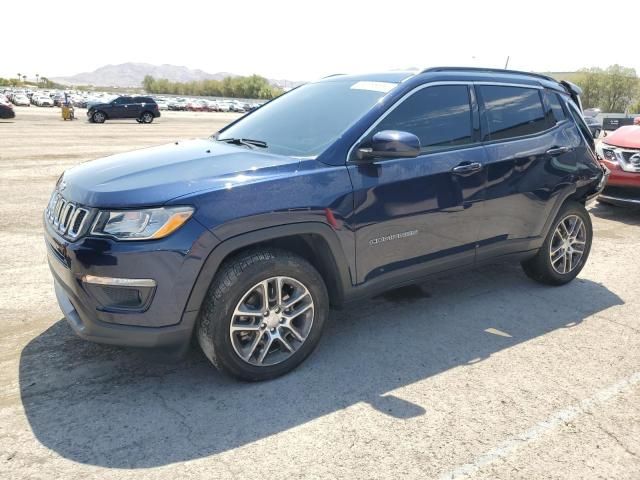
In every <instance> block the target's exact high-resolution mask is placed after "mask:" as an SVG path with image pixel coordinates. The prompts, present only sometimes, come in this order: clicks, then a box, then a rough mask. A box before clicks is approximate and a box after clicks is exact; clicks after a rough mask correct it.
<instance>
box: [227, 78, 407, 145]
mask: <svg viewBox="0 0 640 480" xmlns="http://www.w3.org/2000/svg"><path fill="white" fill-rule="evenodd" d="M395 86H396V84H395V83H387V82H362V81H356V80H346V79H345V80H343V81H340V80H338V81H336V80H332V81H325V82H318V83H310V84H307V85H304V86H302V87H299V88H297V89H295V90H293V91H291V92H289V93H287V94H286V95H283V96H282V97H280V98H277V99H275V100H274V101H272V102H270V103H269V104H267V105H265V106H264V107H262V108H260V109H259V110H257V111H256V112H254V113H252V114H251V115H249V116H247V117H246V118H244V119H242V120H240V121H239V122H238V123H236V124H235V125H232V126H231V127H229V128H227V129H226V130H224V131H223V132H222V133H220V134H219V136H218V138H217V140H220V141H224V140H230V139H249V140H259V141H260V142H264V143H266V150H267V151H269V152H272V153H277V154H280V155H289V156H294V157H316V156H318V155H319V154H320V153H322V152H323V151H324V150H325V149H326V148H327V147H328V146H329V145H330V144H331V143H333V142H334V141H335V140H336V139H337V138H338V137H339V136H340V135H342V133H343V132H344V130H345V129H346V128H347V127H349V126H350V125H351V124H352V123H353V122H355V121H356V120H357V119H358V118H360V117H361V116H362V115H364V114H365V113H366V112H367V111H368V110H369V109H370V108H371V107H372V106H373V105H375V103H376V102H377V101H378V100H380V98H382V97H383V96H384V95H385V94H386V92H388V91H389V90H391V89H392V88H393V87H395Z"/></svg>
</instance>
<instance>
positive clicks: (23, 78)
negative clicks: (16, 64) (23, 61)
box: [22, 75, 27, 83]
mask: <svg viewBox="0 0 640 480" xmlns="http://www.w3.org/2000/svg"><path fill="white" fill-rule="evenodd" d="M26 81H27V76H26V75H22V83H24V82H26Z"/></svg>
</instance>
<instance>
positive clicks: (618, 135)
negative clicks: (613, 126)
mask: <svg viewBox="0 0 640 480" xmlns="http://www.w3.org/2000/svg"><path fill="white" fill-rule="evenodd" d="M602 141H603V142H604V143H606V144H607V145H611V146H613V147H620V148H633V149H640V126H635V125H628V126H625V127H620V128H618V129H617V130H616V131H615V132H613V133H610V134H609V135H607V136H606V137H605V138H604V139H603V140H602Z"/></svg>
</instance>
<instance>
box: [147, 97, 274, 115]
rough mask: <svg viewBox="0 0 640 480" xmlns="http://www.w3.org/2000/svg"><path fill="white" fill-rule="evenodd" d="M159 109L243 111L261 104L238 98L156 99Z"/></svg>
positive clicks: (250, 109) (253, 108) (248, 110)
mask: <svg viewBox="0 0 640 480" xmlns="http://www.w3.org/2000/svg"><path fill="white" fill-rule="evenodd" d="M156 101H157V102H158V106H159V107H160V110H165V109H166V110H172V111H188V112H235V113H245V112H250V111H252V110H255V109H256V108H257V107H259V106H260V105H261V104H259V103H247V102H241V101H239V100H207V99H202V98H200V99H189V98H173V99H164V98H158V99H156Z"/></svg>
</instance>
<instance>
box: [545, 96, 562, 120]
mask: <svg viewBox="0 0 640 480" xmlns="http://www.w3.org/2000/svg"><path fill="white" fill-rule="evenodd" d="M544 96H545V99H546V101H547V105H549V108H550V109H551V116H552V119H553V121H552V123H553V124H555V123H560V122H562V121H564V120H566V119H567V115H566V113H565V111H564V109H563V108H562V102H561V100H560V97H559V96H558V94H557V93H555V92H550V91H549V90H545V91H544Z"/></svg>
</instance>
